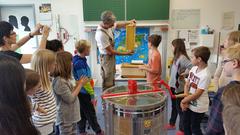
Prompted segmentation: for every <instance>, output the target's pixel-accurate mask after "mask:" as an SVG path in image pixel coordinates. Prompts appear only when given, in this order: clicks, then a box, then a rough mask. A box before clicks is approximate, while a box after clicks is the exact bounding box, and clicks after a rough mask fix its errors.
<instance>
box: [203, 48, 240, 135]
mask: <svg viewBox="0 0 240 135" xmlns="http://www.w3.org/2000/svg"><path fill="white" fill-rule="evenodd" d="M239 50H240V44H236V45H234V46H231V47H229V48H227V49H226V50H224V51H223V57H224V59H223V61H222V62H221V63H222V66H223V71H224V73H225V75H226V76H227V77H231V82H230V83H229V84H228V85H233V84H239V83H240V51H239ZM224 89H225V86H224V87H221V88H219V89H218V91H217V93H216V95H215V96H214V98H213V102H212V107H211V110H210V115H209V119H208V126H207V131H206V135H223V134H224V128H223V121H222V110H223V104H222V101H221V96H222V93H223V91H225V90H224Z"/></svg>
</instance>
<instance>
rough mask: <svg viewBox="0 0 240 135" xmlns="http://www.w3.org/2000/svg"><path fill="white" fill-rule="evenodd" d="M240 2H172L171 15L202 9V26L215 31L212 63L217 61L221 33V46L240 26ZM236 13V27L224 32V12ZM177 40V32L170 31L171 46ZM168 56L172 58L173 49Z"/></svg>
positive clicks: (185, 0)
mask: <svg viewBox="0 0 240 135" xmlns="http://www.w3.org/2000/svg"><path fill="white" fill-rule="evenodd" d="M239 5H240V0H170V14H171V12H172V10H174V9H200V26H206V25H208V26H209V27H210V28H213V29H214V30H215V33H214V34H215V45H214V48H212V49H211V50H212V54H213V55H212V56H213V57H211V59H210V63H211V61H212V63H214V62H215V61H216V60H215V59H216V52H217V44H218V40H219V38H218V36H219V32H221V34H222V38H221V40H222V41H221V44H222V42H223V39H224V37H225V36H226V35H227V33H228V32H229V31H233V30H237V28H238V24H240V10H239ZM229 11H234V12H235V27H234V29H233V30H228V31H226V30H222V15H223V13H224V12H229ZM174 38H176V31H175V30H172V29H171V28H170V30H169V45H170V43H171V41H172V40H173V39H174ZM168 56H172V52H171V49H168ZM213 61H214V62H213Z"/></svg>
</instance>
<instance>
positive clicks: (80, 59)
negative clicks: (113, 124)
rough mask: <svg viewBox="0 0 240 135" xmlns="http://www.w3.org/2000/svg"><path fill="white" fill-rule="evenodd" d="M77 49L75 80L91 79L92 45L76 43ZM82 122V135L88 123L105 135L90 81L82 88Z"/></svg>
mask: <svg viewBox="0 0 240 135" xmlns="http://www.w3.org/2000/svg"><path fill="white" fill-rule="evenodd" d="M75 48H76V50H77V52H78V54H77V55H75V56H74V57H73V61H72V62H73V75H74V78H75V80H79V79H80V77H81V76H87V77H88V78H91V77H92V76H91V70H90V68H89V66H88V64H87V59H86V56H89V53H90V44H89V43H88V42H87V41H86V40H80V41H78V42H77V43H76V45H75ZM78 97H79V100H80V111H81V120H80V121H79V123H78V126H79V131H80V134H81V135H86V134H87V133H86V121H88V123H89V124H90V126H91V127H92V129H93V131H94V132H95V133H96V134H97V135H103V131H102V130H101V128H100V126H99V124H98V122H97V117H96V112H95V109H94V105H93V101H94V89H93V87H92V86H91V84H90V81H89V82H88V83H86V84H85V85H84V87H82V89H81V91H80V93H79V95H78Z"/></svg>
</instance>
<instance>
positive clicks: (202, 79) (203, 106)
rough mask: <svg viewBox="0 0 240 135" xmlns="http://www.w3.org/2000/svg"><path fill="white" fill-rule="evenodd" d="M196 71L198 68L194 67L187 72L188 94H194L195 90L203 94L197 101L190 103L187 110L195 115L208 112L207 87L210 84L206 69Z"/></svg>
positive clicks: (208, 72)
mask: <svg viewBox="0 0 240 135" xmlns="http://www.w3.org/2000/svg"><path fill="white" fill-rule="evenodd" d="M197 69H198V67H197V66H194V67H192V69H191V70H190V72H189V75H188V80H189V82H190V90H189V93H190V94H194V93H195V92H196V90H197V89H202V90H204V92H203V93H202V95H201V96H200V97H199V98H198V99H196V100H194V101H191V102H190V105H189V109H190V110H192V111H193V112H196V113H204V112H207V111H208V107H209V98H208V86H209V84H210V82H211V73H210V71H209V70H208V68H207V67H206V68H205V69H203V70H201V71H200V72H198V73H197Z"/></svg>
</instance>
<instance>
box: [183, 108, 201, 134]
mask: <svg viewBox="0 0 240 135" xmlns="http://www.w3.org/2000/svg"><path fill="white" fill-rule="evenodd" d="M203 116H204V113H196V112H193V111H191V110H190V109H187V111H184V112H183V124H184V135H192V134H194V135H202V134H203V133H202V130H201V128H200V124H201V121H202V119H203Z"/></svg>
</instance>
